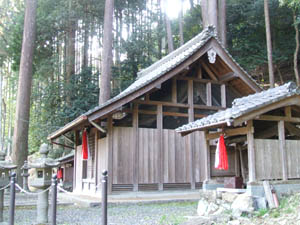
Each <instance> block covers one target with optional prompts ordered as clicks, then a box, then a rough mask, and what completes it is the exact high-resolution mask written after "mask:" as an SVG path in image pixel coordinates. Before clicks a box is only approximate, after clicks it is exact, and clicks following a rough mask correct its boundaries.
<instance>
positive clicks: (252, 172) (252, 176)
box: [247, 120, 256, 182]
mask: <svg viewBox="0 0 300 225" xmlns="http://www.w3.org/2000/svg"><path fill="white" fill-rule="evenodd" d="M247 129H248V130H247V142H248V167H249V182H254V181H256V168H255V146H254V135H253V133H254V127H253V121H252V120H249V121H247Z"/></svg>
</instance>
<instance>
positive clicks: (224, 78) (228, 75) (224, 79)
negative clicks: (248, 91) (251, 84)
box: [219, 72, 238, 82]
mask: <svg viewBox="0 0 300 225" xmlns="http://www.w3.org/2000/svg"><path fill="white" fill-rule="evenodd" d="M237 77H238V75H236V74H235V73H233V72H230V73H226V74H224V75H222V76H221V77H220V78H219V81H220V82H228V81H230V80H233V79H235V78H237Z"/></svg>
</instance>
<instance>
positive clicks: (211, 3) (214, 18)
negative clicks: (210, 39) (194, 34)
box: [207, 0, 218, 31]
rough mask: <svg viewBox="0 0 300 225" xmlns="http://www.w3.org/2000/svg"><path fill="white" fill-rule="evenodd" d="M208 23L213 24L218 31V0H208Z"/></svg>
mask: <svg viewBox="0 0 300 225" xmlns="http://www.w3.org/2000/svg"><path fill="white" fill-rule="evenodd" d="M207 5H208V11H207V16H208V25H213V26H214V27H215V29H216V31H218V0H207Z"/></svg>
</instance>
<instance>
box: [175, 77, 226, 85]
mask: <svg viewBox="0 0 300 225" xmlns="http://www.w3.org/2000/svg"><path fill="white" fill-rule="evenodd" d="M177 80H179V81H180V80H192V81H195V82H199V83H202V84H207V83H212V84H223V83H222V82H220V81H216V80H210V79H204V78H201V79H200V78H197V77H177Z"/></svg>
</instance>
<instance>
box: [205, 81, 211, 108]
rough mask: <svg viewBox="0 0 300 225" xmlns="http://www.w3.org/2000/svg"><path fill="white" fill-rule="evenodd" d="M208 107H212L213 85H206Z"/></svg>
mask: <svg viewBox="0 0 300 225" xmlns="http://www.w3.org/2000/svg"><path fill="white" fill-rule="evenodd" d="M206 105H207V106H212V97H211V83H207V84H206Z"/></svg>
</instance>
